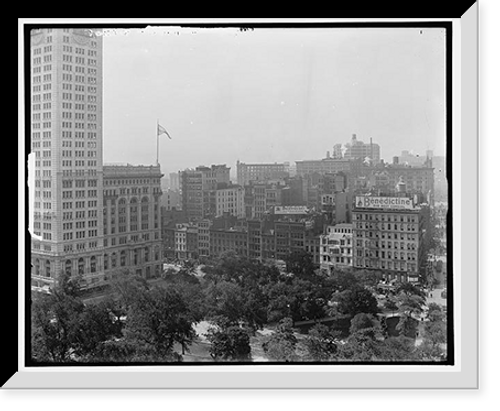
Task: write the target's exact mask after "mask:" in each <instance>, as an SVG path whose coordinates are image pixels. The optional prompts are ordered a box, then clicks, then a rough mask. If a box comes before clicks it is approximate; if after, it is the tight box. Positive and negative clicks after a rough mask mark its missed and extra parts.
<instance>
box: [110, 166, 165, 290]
mask: <svg viewBox="0 0 500 411" xmlns="http://www.w3.org/2000/svg"><path fill="white" fill-rule="evenodd" d="M161 177H162V174H161V172H160V166H132V165H123V166H118V165H105V166H104V205H103V228H104V230H103V231H104V240H103V242H104V255H103V270H102V275H103V277H102V281H106V280H108V279H112V278H116V276H117V275H119V274H120V273H121V272H123V271H128V272H129V273H130V274H135V275H138V276H141V277H144V278H152V277H158V276H159V275H160V274H161V263H162V252H161V248H162V240H161V207H160V197H161V194H162V192H161V186H160V180H161Z"/></svg>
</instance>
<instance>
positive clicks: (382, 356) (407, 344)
mask: <svg viewBox="0 0 500 411" xmlns="http://www.w3.org/2000/svg"><path fill="white" fill-rule="evenodd" d="M379 346H380V348H379V354H378V359H379V360H380V361H416V360H417V358H418V357H417V355H416V348H415V340H414V339H413V338H409V337H406V336H404V335H400V336H397V337H389V338H387V339H385V340H384V341H381V342H379Z"/></svg>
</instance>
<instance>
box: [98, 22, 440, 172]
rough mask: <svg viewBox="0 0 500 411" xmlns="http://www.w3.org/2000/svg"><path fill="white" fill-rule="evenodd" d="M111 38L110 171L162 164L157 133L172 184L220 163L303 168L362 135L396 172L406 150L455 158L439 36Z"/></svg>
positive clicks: (284, 32)
mask: <svg viewBox="0 0 500 411" xmlns="http://www.w3.org/2000/svg"><path fill="white" fill-rule="evenodd" d="M103 35H104V41H103V60H104V61H103V83H104V94H103V144H104V147H103V151H104V161H105V162H106V163H115V162H122V163H133V164H154V162H155V159H156V143H157V141H156V138H157V136H156V124H157V122H158V123H159V124H160V125H161V126H163V127H165V129H167V130H168V133H169V135H170V136H172V139H168V138H167V136H166V135H162V136H160V146H159V163H160V165H161V167H162V172H164V173H165V174H166V175H168V173H170V172H176V171H179V170H183V169H186V168H194V167H196V166H198V165H210V164H227V165H228V166H229V167H231V171H232V174H233V173H234V171H235V165H236V161H237V160H240V161H242V162H246V163H258V162H267V163H273V162H285V161H289V162H290V163H291V164H292V165H293V163H294V162H295V161H299V160H310V159H320V158H324V157H326V153H327V151H330V152H332V151H333V146H334V144H339V143H341V144H345V143H347V142H349V141H350V139H351V136H352V135H353V134H356V135H357V137H358V140H361V141H364V142H365V143H369V141H370V138H372V139H373V142H374V143H377V144H379V145H380V146H381V158H383V159H384V160H385V161H388V162H390V161H391V160H392V157H393V156H397V155H400V153H401V151H403V150H410V151H413V152H415V153H418V154H420V155H423V154H425V152H426V150H433V151H434V154H435V155H444V154H445V130H444V127H445V125H444V121H445V115H444V113H445V110H444V108H445V93H444V91H445V88H444V87H445V85H444V75H445V70H444V57H445V48H444V40H445V38H444V31H443V30H441V29H438V28H424V29H421V28H370V29H368V28H359V27H357V28H309V29H304V28H295V29H292V28H288V29H287V28H284V29H281V28H271V29H262V28H256V29H254V30H248V31H240V30H239V29H237V28H212V29H202V28H181V27H175V26H170V27H168V26H167V27H163V28H160V27H156V28H153V27H150V28H147V29H144V30H139V29H131V30H104V34H103ZM131 79H133V80H134V81H132V82H131V81H130V80H131ZM125 84H126V85H127V86H126V87H124V85H125ZM138 141H140V142H141V143H140V144H137V142H138ZM301 141H302V142H303V143H304V144H300V142H301Z"/></svg>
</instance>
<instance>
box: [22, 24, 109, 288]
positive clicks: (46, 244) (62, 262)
mask: <svg viewBox="0 0 500 411" xmlns="http://www.w3.org/2000/svg"><path fill="white" fill-rule="evenodd" d="M99 34H100V33H99V32H98V31H94V30H88V29H48V28H43V29H40V30H33V31H32V32H31V55H30V58H31V62H30V63H31V84H30V87H31V101H30V108H31V150H32V151H31V152H32V153H34V155H35V170H34V173H35V176H34V179H35V187H34V209H33V227H34V230H33V234H34V235H33V236H32V245H31V263H32V271H31V272H32V276H31V278H32V288H42V287H45V288H46V287H47V286H51V285H52V284H53V283H54V280H55V279H56V278H57V277H58V276H59V275H60V274H61V273H63V272H68V273H71V274H72V275H76V274H80V275H82V276H83V278H84V280H85V282H86V283H88V284H91V283H93V282H95V281H93V279H94V280H95V279H96V278H97V277H99V276H102V275H103V261H102V255H103V227H102V209H103V164H102V37H101V36H100V35H99Z"/></svg>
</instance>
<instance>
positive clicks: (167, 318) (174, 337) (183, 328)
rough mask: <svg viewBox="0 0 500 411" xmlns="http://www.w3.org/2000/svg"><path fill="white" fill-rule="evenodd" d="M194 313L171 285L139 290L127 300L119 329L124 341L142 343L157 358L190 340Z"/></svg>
mask: <svg viewBox="0 0 500 411" xmlns="http://www.w3.org/2000/svg"><path fill="white" fill-rule="evenodd" d="M195 319H196V318H195V315H194V314H193V312H192V310H191V308H190V307H189V305H188V304H187V302H186V301H185V300H184V298H183V297H182V294H181V293H180V292H179V291H178V290H176V289H175V288H173V287H167V288H160V287H158V286H156V287H152V288H151V289H142V290H141V291H140V292H139V293H138V294H137V295H136V298H134V299H133V300H132V301H131V304H130V306H129V309H128V311H127V321H126V326H125V328H124V330H123V333H124V336H125V338H126V340H127V341H128V342H130V343H133V344H137V345H138V346H146V348H147V349H151V350H152V351H153V353H154V354H155V355H157V356H158V357H159V358H165V359H167V358H170V357H171V356H172V352H173V347H174V344H176V343H178V344H180V345H181V347H182V349H183V351H184V350H187V349H188V346H189V345H190V344H191V343H192V341H193V340H194V338H195V336H196V333H195V331H194V329H193V322H194V321H195Z"/></svg>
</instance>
